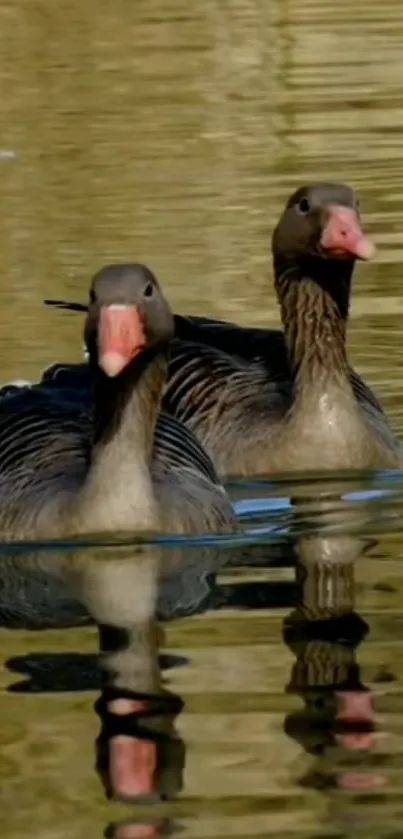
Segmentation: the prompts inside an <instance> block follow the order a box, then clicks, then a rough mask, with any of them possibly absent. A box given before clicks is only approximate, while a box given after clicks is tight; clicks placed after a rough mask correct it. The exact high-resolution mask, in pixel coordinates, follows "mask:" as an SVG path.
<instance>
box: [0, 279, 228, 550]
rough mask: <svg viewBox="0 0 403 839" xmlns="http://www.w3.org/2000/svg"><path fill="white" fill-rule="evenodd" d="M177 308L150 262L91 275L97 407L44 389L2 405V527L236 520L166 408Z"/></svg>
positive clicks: (74, 530)
mask: <svg viewBox="0 0 403 839" xmlns="http://www.w3.org/2000/svg"><path fill="white" fill-rule="evenodd" d="M173 329H174V323H173V316H172V312H171V310H170V308H169V306H168V304H167V302H166V300H165V298H164V296H163V294H162V291H161V289H160V286H159V284H158V282H157V279H156V277H155V276H154V275H153V273H152V272H151V271H150V270H149V269H148V268H147V267H146V266H144V265H141V264H138V263H134V264H129V265H109V266H106V267H104V268H102V269H101V270H100V271H99V272H98V273H97V274H96V275H95V277H94V278H93V280H92V283H91V288H90V295H89V305H88V313H87V318H86V323H85V330H84V332H85V341H86V346H87V347H88V349H89V370H90V376H91V383H92V393H93V398H92V403H93V407H92V409H91V408H90V410H88V406H86V405H83V404H82V402H81V401H80V399H78V398H74V389H73V390H72V391H69V390H66V391H65V392H64V394H63V395H62V396H61V395H60V393H57V394H56V393H55V392H54V391H49V390H46V388H44V387H41V386H34V387H29V388H22V389H18V391H17V392H16V393H13V394H11V395H9V396H8V397H7V398H4V399H3V400H1V401H0V535H1V538H3V540H11V541H15V540H23V539H25V540H26V539H30V540H31V539H38V538H46V539H47V538H60V537H65V536H71V535H73V536H74V535H81V534H92V533H108V532H113V533H117V532H124V531H132V532H133V531H142V532H144V531H147V532H149V531H152V532H154V531H164V532H169V533H172V532H175V533H193V532H200V531H222V530H227V529H229V530H232V529H233V528H234V526H235V516H234V513H233V510H232V507H231V504H230V502H229V499H228V497H227V496H226V493H225V491H224V489H223V487H222V485H221V483H220V482H219V480H218V478H217V476H216V473H215V470H214V468H213V466H212V463H211V461H210V460H209V458H208V457H207V455H206V454H205V453H204V451H203V449H202V448H201V447H200V445H199V444H198V443H197V441H196V439H195V438H194V437H193V435H192V433H191V432H190V431H189V430H188V429H186V427H185V426H183V425H182V424H181V423H180V422H179V421H178V420H176V419H175V418H174V417H172V416H170V415H168V414H166V413H164V412H160V408H161V400H162V394H163V389H164V384H165V379H166V375H167V368H168V353H169V345H170V341H171V338H172V335H173Z"/></svg>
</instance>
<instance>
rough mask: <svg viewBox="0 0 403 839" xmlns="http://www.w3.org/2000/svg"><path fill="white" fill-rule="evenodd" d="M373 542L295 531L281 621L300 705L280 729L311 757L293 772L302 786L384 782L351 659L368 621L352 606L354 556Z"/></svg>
mask: <svg viewBox="0 0 403 839" xmlns="http://www.w3.org/2000/svg"><path fill="white" fill-rule="evenodd" d="M322 513H323V509H322ZM373 544H374V543H373V542H369V541H368V540H366V539H361V538H358V537H349V536H335V535H333V536H329V537H326V536H322V537H321V536H318V535H313V534H311V535H309V536H306V537H301V538H299V539H298V556H299V561H298V564H297V571H296V577H297V586H298V603H297V606H296V607H295V609H294V610H293V611H292V612H291V613H290V614H289V615H288V617H287V618H286V619H285V621H284V640H285V643H286V644H287V646H288V647H289V649H290V650H291V651H292V653H293V655H294V656H295V663H294V664H293V667H292V670H291V674H290V679H289V682H288V685H287V686H286V692H287V693H291V694H295V695H296V696H299V697H300V698H301V699H302V702H303V707H302V708H301V709H300V710H298V711H295V712H292V713H290V714H288V715H287V717H286V719H285V723H284V730H285V732H286V734H288V736H289V737H292V738H293V739H295V740H296V741H297V742H299V743H300V744H301V746H302V747H303V749H304V751H305V752H306V753H307V754H309V755H312V756H314V757H315V762H314V764H313V765H312V766H311V768H310V769H309V770H308V771H307V772H306V773H305V774H304V775H303V777H301V778H300V779H299V783H300V784H301V785H302V786H305V787H310V788H313V789H322V790H325V789H328V788H339V789H345V790H350V791H355V790H367V791H368V790H373V789H374V788H377V787H379V786H380V785H382V784H383V783H384V778H383V776H382V775H381V774H379V773H377V772H374V771H372V769H371V762H372V761H371V759H370V758H369V757H368V756H369V754H370V753H371V751H372V750H373V748H374V745H375V731H376V722H375V711H374V707H373V699H374V697H373V693H372V691H371V689H370V688H369V687H368V686H366V685H365V684H364V683H363V681H362V678H361V671H360V666H359V664H358V663H357V651H358V648H359V646H360V644H361V642H362V641H363V640H364V639H365V638H366V637H367V635H368V633H369V627H368V625H367V623H366V622H365V621H364V620H363V619H362V618H361V617H360V615H359V614H358V613H357V612H356V610H355V581H354V570H355V562H356V560H357V559H358V558H359V557H360V556H362V555H364V554H365V553H367V552H368V550H369V549H370V548H371V547H372V546H373Z"/></svg>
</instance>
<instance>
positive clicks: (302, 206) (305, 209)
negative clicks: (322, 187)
mask: <svg viewBox="0 0 403 839" xmlns="http://www.w3.org/2000/svg"><path fill="white" fill-rule="evenodd" d="M310 209H311V208H310V204H309V201H308V199H307V198H301V201H300V202H299V204H298V210H299V212H300V213H301V215H303V216H306V215H307V213H309V210H310Z"/></svg>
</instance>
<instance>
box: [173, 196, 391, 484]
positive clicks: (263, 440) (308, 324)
mask: <svg viewBox="0 0 403 839" xmlns="http://www.w3.org/2000/svg"><path fill="white" fill-rule="evenodd" d="M272 248H273V263H274V274H275V287H276V293H277V297H278V300H279V304H280V308H281V316H282V321H283V326H284V339H283V340H284V344H285V357H284V352H283V347H282V345H281V342H280V341H279V342H278V349H279V350H280V352H279V357H278V361H277V357H276V354H275V343H274V342H275V340H278V336H277V334H276V333H274V334H273V335H271V333H270V332H267V333H266V341H265V337H264V335H263V334H262V335H261V336H260V339H261V340H260V341H259V340H258V335H253V331H252V330H250V336H248V332H249V330H243V329H242V328H239V329H238V330H237V331H235V330H236V328H235V327H234V328H233V331H232V334H231V332H230V330H231V327H229V331H228V338H229V340H228V350H229V352H227V353H226V352H224V351H223V349H224V347H225V341H224V339H223V337H222V336H223V333H225V330H226V327H225V326H224V325H223V327H222V332H221V335H220V326H219V324H214V325H213V327H212V329H213V330H215V337H214V338H213V335H212V330H210V332H209V328H208V326H207V324H205V323H203V322H201V324H200V326H199V334H200V340H202V338H201V336H202V335H203V332H204V333H205V336H204V339H205V341H206V344H204V345H202V344H201V343H199V344H196V343H193V344H191V343H190V342H187V341H184V340H183V339H179V340H178V339H177V338H176V339H175V340H174V342H173V350H172V354H171V365H170V376H169V380H168V383H167V387H166V391H165V397H164V405H165V406H166V407H168V409H169V410H171V411H172V413H173V414H174V415H175V416H178V417H180V418H181V419H182V420H184V421H185V422H186V423H187V425H188V426H189V428H191V429H192V430H193V431H194V432H195V434H196V435H197V437H198V439H199V440H200V441H201V442H202V444H203V446H204V447H205V448H206V451H207V452H208V454H209V455H210V456H211V458H212V459H213V461H214V463H215V465H216V467H217V469H218V471H219V472H220V473H221V474H222V473H226V474H228V473H229V474H234V473H238V474H239V473H240V474H246V475H248V474H259V473H260V474H262V473H270V472H278V471H286V472H288V471H293V470H298V471H300V470H306V469H311V470H315V469H325V468H328V469H340V468H366V467H386V466H396V465H398V464H399V463H400V462H401V452H400V445H399V443H398V441H397V440H396V439H395V438H394V436H393V434H392V432H391V430H390V428H389V425H388V422H387V420H386V417H385V415H384V414H383V412H382V409H381V407H380V405H379V403H378V401H377V400H376V398H375V397H374V395H373V394H372V393H371V391H370V390H369V389H368V388H367V387H366V386H365V384H364V383H363V382H362V380H361V379H360V378H359V377H358V376H357V375H356V374H355V373H354V372H353V371H352V370H351V368H350V367H349V364H348V360H347V354H346V323H347V318H348V307H349V298H350V285H351V277H352V273H353V269H354V262H355V259H356V258H361V259H366V258H370V257H371V256H372V254H373V250H374V249H373V246H372V244H371V242H370V241H369V240H368V238H367V237H366V236H364V234H363V232H362V229H361V226H360V222H359V217H358V211H357V209H356V199H355V196H354V194H353V192H352V190H351V189H349V188H348V187H346V186H342V185H337V184H317V185H315V186H313V187H307V188H302V189H299V190H298V191H297V192H296V193H294V195H293V196H292V197H291V198H290V200H289V201H288V202H287V205H286V208H285V210H284V212H283V214H282V217H281V219H280V221H279V223H278V225H277V227H276V229H275V231H274V234H273V241H272ZM262 332H263V331H262ZM183 333H184V330H182V331H181V330H180V329H179V334H182V335H183ZM176 334H178V330H177V331H176ZM194 334H195V335H196V330H194ZM248 337H249V339H250V340H249V342H248ZM217 338H218V340H217ZM236 338H237V339H238V343H237V341H236ZM244 339H245V340H244ZM209 340H211V344H212V343H215V344H216V346H215V347H213V346H211V345H210V346H208V345H207V343H208V341H209ZM219 342H220V344H219V345H220V348H218V343H219ZM270 342H271V344H270ZM244 345H245V347H246V351H245V352H244V350H243V347H244ZM270 346H271V351H270Z"/></svg>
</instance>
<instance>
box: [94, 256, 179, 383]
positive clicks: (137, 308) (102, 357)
mask: <svg viewBox="0 0 403 839" xmlns="http://www.w3.org/2000/svg"><path fill="white" fill-rule="evenodd" d="M173 332H174V321H173V316H172V312H171V310H170V308H169V306H168V304H167V302H166V300H165V299H164V297H163V294H162V292H161V289H160V287H159V285H158V282H157V280H156V278H155V277H154V274H153V273H152V272H151V271H150V270H149V268H147V267H146V266H145V265H141V264H139V263H133V264H127V265H124V264H121V265H119V264H116V265H107V266H106V267H105V268H102V269H101V270H100V271H98V273H97V274H95V277H94V278H93V280H92V282H91V288H90V299H89V305H88V315H87V320H86V324H85V333H84V335H85V342H86V345H87V347H88V349H89V352H90V356H91V357H93V358H94V357H96V359H97V363H98V365H99V367H101V369H102V370H103V371H104V373H106V375H107V376H109V377H114V376H117V375H119V373H121V372H122V371H123V370H124V369H125V368H126V367H127V366H128V364H130V362H131V361H132V360H133V359H134V358H136V357H137V356H140V355H141V354H142V353H144V352H145V351H146V350H148V349H151V348H156V347H158V346H162V345H164V344H166V343H167V342H168V341H169V340H170V338H172V336H173Z"/></svg>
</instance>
